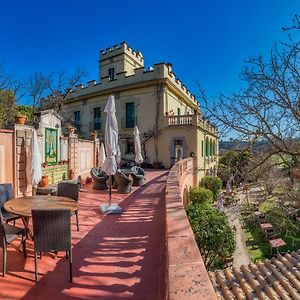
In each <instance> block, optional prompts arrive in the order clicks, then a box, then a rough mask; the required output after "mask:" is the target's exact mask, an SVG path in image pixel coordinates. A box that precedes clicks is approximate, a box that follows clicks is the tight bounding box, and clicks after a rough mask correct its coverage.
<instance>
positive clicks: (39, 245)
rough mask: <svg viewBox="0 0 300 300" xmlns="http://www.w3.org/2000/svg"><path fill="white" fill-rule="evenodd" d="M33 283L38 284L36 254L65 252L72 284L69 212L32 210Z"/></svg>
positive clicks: (65, 210) (62, 209) (63, 210)
mask: <svg viewBox="0 0 300 300" xmlns="http://www.w3.org/2000/svg"><path fill="white" fill-rule="evenodd" d="M32 225H33V241H34V267H35V282H38V271H37V254H38V253H42V252H53V251H54V252H57V251H66V253H67V257H68V258H69V264H70V281H71V282H72V279H73V276H72V245H71V211H70V210H69V209H66V208H60V209H33V210H32Z"/></svg>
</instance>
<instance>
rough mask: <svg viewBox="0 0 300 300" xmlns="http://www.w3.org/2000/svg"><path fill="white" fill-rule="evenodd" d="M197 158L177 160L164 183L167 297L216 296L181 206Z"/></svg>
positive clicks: (211, 298) (171, 298)
mask: <svg viewBox="0 0 300 300" xmlns="http://www.w3.org/2000/svg"><path fill="white" fill-rule="evenodd" d="M195 166H196V161H195V159H193V158H187V159H184V160H181V161H179V162H177V163H176V164H175V165H174V166H173V167H172V169H171V170H170V172H169V176H168V179H167V187H166V243H167V245H166V256H167V260H166V261H167V263H166V293H167V297H166V298H167V299H170V300H176V299H180V300H182V299H197V300H199V299H207V300H213V299H217V297H216V294H215V292H214V289H213V287H212V284H211V282H210V279H209V276H208V273H207V271H206V268H205V265H204V263H203V260H202V257H201V254H200V251H199V249H198V246H197V244H196V241H195V238H194V234H193V231H192V228H191V226H190V223H189V221H188V218H187V215H186V213H185V209H184V202H185V203H186V202H187V198H186V194H187V192H188V189H189V187H190V186H193V185H195V183H196V182H195V178H196V173H195V172H194V170H195Z"/></svg>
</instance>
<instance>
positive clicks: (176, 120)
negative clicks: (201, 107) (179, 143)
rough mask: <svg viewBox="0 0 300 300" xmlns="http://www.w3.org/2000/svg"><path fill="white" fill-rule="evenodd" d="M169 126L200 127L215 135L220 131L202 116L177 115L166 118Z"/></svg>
mask: <svg viewBox="0 0 300 300" xmlns="http://www.w3.org/2000/svg"><path fill="white" fill-rule="evenodd" d="M165 120H166V124H167V126H188V125H194V126H198V127H200V128H201V129H202V130H204V131H207V132H209V133H211V134H213V135H218V129H217V127H216V126H214V125H213V124H212V123H211V122H210V121H209V120H205V119H203V118H202V117H201V116H200V115H175V116H166V117H165Z"/></svg>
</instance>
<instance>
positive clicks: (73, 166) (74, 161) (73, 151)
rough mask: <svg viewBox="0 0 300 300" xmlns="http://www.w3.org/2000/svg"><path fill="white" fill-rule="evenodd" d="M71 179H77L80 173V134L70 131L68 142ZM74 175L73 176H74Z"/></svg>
mask: <svg viewBox="0 0 300 300" xmlns="http://www.w3.org/2000/svg"><path fill="white" fill-rule="evenodd" d="M68 147H69V149H68V157H69V179H76V178H77V177H78V175H79V168H78V135H77V134H72V133H70V135H69V143H68ZM72 177H73V178H72Z"/></svg>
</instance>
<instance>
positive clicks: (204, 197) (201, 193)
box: [189, 187, 214, 203]
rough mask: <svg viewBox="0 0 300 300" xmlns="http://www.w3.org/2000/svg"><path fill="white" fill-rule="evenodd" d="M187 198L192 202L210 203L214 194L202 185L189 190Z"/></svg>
mask: <svg viewBox="0 0 300 300" xmlns="http://www.w3.org/2000/svg"><path fill="white" fill-rule="evenodd" d="M189 200H190V202H192V203H212V202H213V200H214V195H213V193H212V191H211V190H208V189H205V188H202V187H193V188H191V189H190V192H189Z"/></svg>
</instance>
